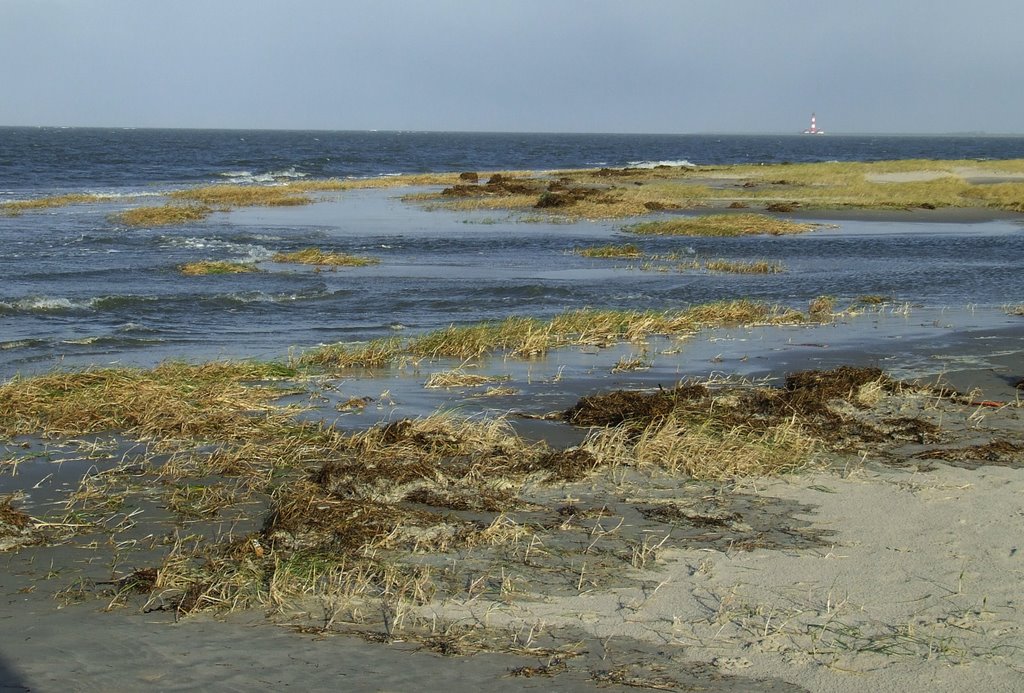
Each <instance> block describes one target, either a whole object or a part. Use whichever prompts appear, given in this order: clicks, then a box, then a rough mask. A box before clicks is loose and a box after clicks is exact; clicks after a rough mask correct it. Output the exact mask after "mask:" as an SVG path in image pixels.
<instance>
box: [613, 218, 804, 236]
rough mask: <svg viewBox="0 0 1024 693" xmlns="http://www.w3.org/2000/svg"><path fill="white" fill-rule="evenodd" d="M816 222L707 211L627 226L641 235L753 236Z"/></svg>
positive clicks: (791, 230) (793, 230) (786, 231)
mask: <svg viewBox="0 0 1024 693" xmlns="http://www.w3.org/2000/svg"><path fill="white" fill-rule="evenodd" d="M816 228H818V225H816V224H808V223H801V222H795V221H789V220H787V219H779V218H776V217H771V216H767V215H764V214H708V215H704V216H698V217H678V218H674V219H664V220H660V221H648V222H642V223H639V224H633V225H631V226H627V227H625V230H626V231H629V232H630V233H635V234H638V235H641V236H750V235H771V236H781V235H788V234H798V233H807V232H808V231H813V230H814V229H816Z"/></svg>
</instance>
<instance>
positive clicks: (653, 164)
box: [629, 159, 697, 168]
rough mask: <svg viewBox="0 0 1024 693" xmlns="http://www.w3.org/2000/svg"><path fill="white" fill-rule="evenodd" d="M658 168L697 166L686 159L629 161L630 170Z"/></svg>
mask: <svg viewBox="0 0 1024 693" xmlns="http://www.w3.org/2000/svg"><path fill="white" fill-rule="evenodd" d="M659 166H673V167H681V168H697V164H695V163H693V162H692V161H688V160H686V159H666V160H663V161H630V162H629V167H630V168H657V167H659Z"/></svg>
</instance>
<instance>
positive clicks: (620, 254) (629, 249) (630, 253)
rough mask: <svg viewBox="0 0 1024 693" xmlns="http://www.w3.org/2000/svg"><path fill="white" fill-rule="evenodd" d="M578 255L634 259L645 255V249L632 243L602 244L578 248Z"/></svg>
mask: <svg viewBox="0 0 1024 693" xmlns="http://www.w3.org/2000/svg"><path fill="white" fill-rule="evenodd" d="M576 254H577V255H582V256H583V257H595V258H611V259H618V258H624V259H634V258H640V257H643V251H641V250H640V248H638V247H636V246H635V245H633V244H632V243H626V244H624V245H601V246H594V247H591V248H577V249H576Z"/></svg>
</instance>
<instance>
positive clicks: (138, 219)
mask: <svg viewBox="0 0 1024 693" xmlns="http://www.w3.org/2000/svg"><path fill="white" fill-rule="evenodd" d="M211 212H213V210H212V209H211V208H210V207H207V206H206V205H196V204H189V205H176V204H175V205H162V206H159V207H134V208H132V209H126V210H124V211H123V212H118V213H117V214H114V215H111V217H110V219H111V221H113V222H115V223H120V224H124V225H126V226H135V227H143V226H173V225H177V224H188V223H190V222H194V221H202V220H203V219H205V218H206V217H207V216H209V215H210V213H211Z"/></svg>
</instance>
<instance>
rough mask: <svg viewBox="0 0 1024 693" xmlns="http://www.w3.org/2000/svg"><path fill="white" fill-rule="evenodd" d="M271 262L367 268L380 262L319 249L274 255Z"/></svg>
mask: <svg viewBox="0 0 1024 693" xmlns="http://www.w3.org/2000/svg"><path fill="white" fill-rule="evenodd" d="M272 260H273V261H274V262H281V263H291V264H300V265H317V266H327V267H367V266H369V265H376V264H378V263H379V262H380V260H377V259H375V258H368V257H359V256H357V255H347V254H345V253H325V252H324V251H322V250H320V249H319V248H305V249H303V250H297V251H295V252H291V253H283V252H282V253H275V254H274V256H273V258H272Z"/></svg>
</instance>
